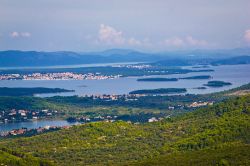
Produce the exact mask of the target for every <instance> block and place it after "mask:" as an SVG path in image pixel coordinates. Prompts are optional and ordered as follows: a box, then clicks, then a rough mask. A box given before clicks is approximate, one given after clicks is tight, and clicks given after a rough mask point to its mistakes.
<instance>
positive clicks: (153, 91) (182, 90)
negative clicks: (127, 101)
mask: <svg viewBox="0 0 250 166" xmlns="http://www.w3.org/2000/svg"><path fill="white" fill-rule="evenodd" d="M185 92H187V89H186V88H160V89H142V90H135V91H132V92H129V94H149V95H150V94H151V95H152V94H174V93H185Z"/></svg>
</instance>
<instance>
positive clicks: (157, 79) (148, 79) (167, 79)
mask: <svg viewBox="0 0 250 166" xmlns="http://www.w3.org/2000/svg"><path fill="white" fill-rule="evenodd" d="M137 81H148V82H151V81H156V82H165V81H178V79H177V78H140V79H137Z"/></svg>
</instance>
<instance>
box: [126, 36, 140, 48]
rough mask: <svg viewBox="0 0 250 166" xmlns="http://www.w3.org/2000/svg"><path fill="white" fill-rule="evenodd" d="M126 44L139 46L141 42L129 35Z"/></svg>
mask: <svg viewBox="0 0 250 166" xmlns="http://www.w3.org/2000/svg"><path fill="white" fill-rule="evenodd" d="M128 44H129V45H132V46H139V45H142V42H141V41H140V40H137V39H135V38H133V37H131V38H130V39H128Z"/></svg>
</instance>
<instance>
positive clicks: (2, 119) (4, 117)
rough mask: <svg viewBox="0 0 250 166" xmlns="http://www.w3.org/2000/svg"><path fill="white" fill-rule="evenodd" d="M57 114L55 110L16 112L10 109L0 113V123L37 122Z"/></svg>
mask: <svg viewBox="0 0 250 166" xmlns="http://www.w3.org/2000/svg"><path fill="white" fill-rule="evenodd" d="M57 114H58V112H57V111H55V110H48V109H44V110H35V111H34V110H22V109H20V110H17V109H11V110H7V111H0V123H10V122H23V121H29V120H38V119H45V118H52V117H54V116H56V115H57Z"/></svg>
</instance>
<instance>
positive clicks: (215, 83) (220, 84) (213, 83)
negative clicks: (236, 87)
mask: <svg viewBox="0 0 250 166" xmlns="http://www.w3.org/2000/svg"><path fill="white" fill-rule="evenodd" d="M229 85H232V83H230V82H224V81H208V83H207V84H204V86H208V87H223V86H229Z"/></svg>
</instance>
